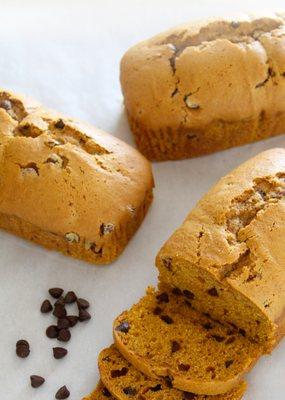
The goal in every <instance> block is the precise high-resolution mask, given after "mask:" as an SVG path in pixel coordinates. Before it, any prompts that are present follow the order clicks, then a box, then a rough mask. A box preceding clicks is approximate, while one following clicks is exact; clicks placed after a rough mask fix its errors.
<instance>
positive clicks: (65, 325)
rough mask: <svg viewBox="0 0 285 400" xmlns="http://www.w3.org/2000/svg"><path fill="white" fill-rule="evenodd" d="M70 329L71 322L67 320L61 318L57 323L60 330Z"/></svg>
mask: <svg viewBox="0 0 285 400" xmlns="http://www.w3.org/2000/svg"><path fill="white" fill-rule="evenodd" d="M69 327H70V322H69V320H68V319H67V318H59V319H58V321H57V328H58V330H61V329H67V328H69Z"/></svg>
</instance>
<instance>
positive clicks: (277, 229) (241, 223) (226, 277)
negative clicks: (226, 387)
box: [156, 149, 285, 352]
mask: <svg viewBox="0 0 285 400" xmlns="http://www.w3.org/2000/svg"><path fill="white" fill-rule="evenodd" d="M284 219H285V150H284V149H272V150H268V151H265V152H263V153H261V154H259V155H258V156H256V157H254V158H252V159H250V160H249V161H247V162H246V163H244V164H242V165H241V166H240V167H238V168H237V169H235V170H234V171H232V172H231V173H229V174H228V175H227V176H225V177H224V178H222V179H221V180H220V181H219V182H218V183H217V184H216V185H215V186H214V187H213V188H212V189H211V190H210V191H209V192H208V193H207V194H206V195H205V196H204V197H203V198H202V199H201V200H200V202H199V203H198V204H197V205H196V207H194V209H193V210H192V211H191V212H190V214H189V215H188V217H187V218H186V220H185V221H184V223H183V224H182V226H181V227H180V228H179V229H177V231H176V232H174V234H173V235H172V236H171V237H170V239H169V240H168V241H167V242H166V243H165V245H164V246H163V247H162V249H161V251H160V252H159V254H158V256H157V260H156V265H157V267H158V269H159V273H160V274H159V279H160V281H162V282H165V283H168V284H170V285H172V286H173V287H178V288H179V289H181V290H188V291H190V292H191V295H192V300H191V303H192V305H193V307H195V308H196V309H197V310H199V311H201V312H206V313H209V314H210V315H211V317H213V318H214V319H217V320H219V321H221V322H223V323H229V324H230V325H231V326H237V327H239V328H240V332H242V333H243V334H244V335H248V336H249V337H251V338H253V339H254V340H256V341H259V342H260V343H261V344H262V345H263V347H264V351H265V352H268V351H271V350H272V348H273V347H274V346H275V345H276V344H277V343H278V341H279V340H280V339H281V338H282V337H283V335H284V334H285V290H284V287H285V269H284V262H285V258H284V246H283V239H282V238H283V237H284V236H285V224H284Z"/></svg>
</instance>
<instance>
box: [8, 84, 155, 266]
mask: <svg viewBox="0 0 285 400" xmlns="http://www.w3.org/2000/svg"><path fill="white" fill-rule="evenodd" d="M152 187H153V178H152V172H151V166H150V164H149V162H148V161H147V160H145V158H144V157H143V156H141V155H140V154H139V153H138V152H137V151H136V150H134V149H132V148H131V147H130V146H128V145H127V144H125V143H123V142H121V141H120V140H118V139H116V138H115V137H112V136H111V135H109V134H107V133H105V132H102V131H100V130H98V129H95V128H93V127H91V126H88V125H85V124H83V123H79V122H77V121H74V120H72V119H70V118H67V117H64V116H62V115H60V114H58V113H56V112H54V111H51V110H48V109H46V108H44V107H42V106H41V105H39V104H38V103H36V102H34V101H33V100H30V99H26V98H23V97H20V96H16V95H14V94H12V93H9V92H5V91H0V227H1V228H3V229H6V230H8V231H10V232H12V233H15V234H17V235H19V236H22V237H24V238H26V239H29V240H32V241H34V242H36V243H38V244H42V245H43V246H45V247H47V248H50V249H55V250H59V251H61V252H63V253H64V254H68V255H71V256H73V257H76V258H80V259H83V260H86V261H89V262H93V263H99V264H101V263H102V264H103V263H109V262H111V261H113V260H114V259H115V258H116V257H117V256H118V255H119V254H120V253H121V252H122V251H123V249H124V247H125V246H126V244H127V242H128V240H129V239H130V238H131V236H132V235H133V234H134V232H135V231H136V229H137V228H138V226H139V225H140V223H141V222H142V220H143V218H144V216H145V214H146V212H147V209H148V207H149V205H150V203H151V201H152Z"/></svg>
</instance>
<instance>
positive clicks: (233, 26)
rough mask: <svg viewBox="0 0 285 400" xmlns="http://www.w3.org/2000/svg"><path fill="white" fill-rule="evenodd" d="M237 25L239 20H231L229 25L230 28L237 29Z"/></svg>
mask: <svg viewBox="0 0 285 400" xmlns="http://www.w3.org/2000/svg"><path fill="white" fill-rule="evenodd" d="M239 26H240V23H239V22H237V21H232V22H231V27H232V28H234V29H237V28H239Z"/></svg>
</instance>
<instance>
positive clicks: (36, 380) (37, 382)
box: [30, 375, 45, 388]
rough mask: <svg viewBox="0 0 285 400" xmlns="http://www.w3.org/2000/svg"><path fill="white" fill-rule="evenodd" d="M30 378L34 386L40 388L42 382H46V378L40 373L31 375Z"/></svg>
mask: <svg viewBox="0 0 285 400" xmlns="http://www.w3.org/2000/svg"><path fill="white" fill-rule="evenodd" d="M30 380H31V386H32V387H33V388H38V387H40V386H42V384H43V383H44V382H45V379H44V378H43V377H42V376H39V375H31V376H30Z"/></svg>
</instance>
